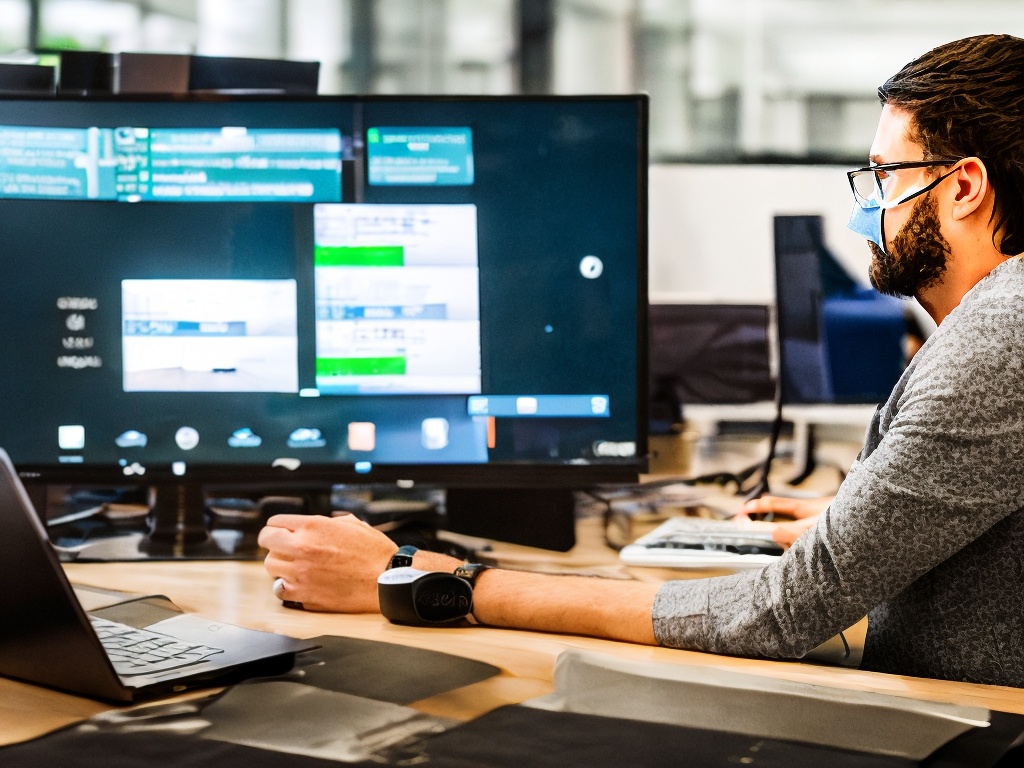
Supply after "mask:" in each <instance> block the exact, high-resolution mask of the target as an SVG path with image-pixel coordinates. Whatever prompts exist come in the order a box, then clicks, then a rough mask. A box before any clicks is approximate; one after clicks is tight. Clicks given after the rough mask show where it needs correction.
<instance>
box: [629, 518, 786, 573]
mask: <svg viewBox="0 0 1024 768" xmlns="http://www.w3.org/2000/svg"><path fill="white" fill-rule="evenodd" d="M781 554H782V547H780V546H779V545H778V544H776V543H775V542H774V541H773V540H772V534H771V526H769V525H766V524H759V523H753V522H750V521H747V520H744V521H739V520H731V519H730V520H717V519H714V518H705V517H670V518H669V519H668V520H666V521H665V522H663V523H661V524H660V525H659V526H658V527H657V528H655V529H654V530H653V531H651V532H650V533H646V534H644V535H643V536H641V537H640V538H638V539H637V540H636V541H634V542H633V543H632V544H627V545H626V546H625V547H623V548H622V549H621V550H620V551H619V559H620V560H622V562H624V563H626V564H627V565H642V566H651V567H659V568H727V569H731V570H745V569H751V568H763V567H764V566H766V565H768V564H769V563H772V562H774V561H775V560H777V559H778V557H779V555H781Z"/></svg>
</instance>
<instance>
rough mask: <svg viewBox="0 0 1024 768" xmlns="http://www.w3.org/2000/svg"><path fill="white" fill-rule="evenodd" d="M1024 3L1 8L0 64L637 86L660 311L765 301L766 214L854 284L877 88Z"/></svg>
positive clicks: (330, 81) (605, 1) (577, 0)
mask: <svg viewBox="0 0 1024 768" xmlns="http://www.w3.org/2000/svg"><path fill="white" fill-rule="evenodd" d="M984 32H1006V33H1010V34H1017V35H1024V4H1022V3H1020V2H1019V0H979V2H974V3H970V4H965V3H963V2H961V1H960V0H0V58H3V59H6V60H25V59H26V58H27V56H26V54H25V53H24V51H30V50H38V49H62V48H82V49H90V50H105V51H111V52H116V51H148V52H174V53H181V52H194V53H199V54H203V55H229V56H252V57H265V58H281V57H283V58H292V59H301V60H318V61H320V62H321V79H320V91H321V93H347V92H360V93H466V94H477V93H483V94H514V93H559V94H568V93H625V92H632V91H646V92H648V93H650V94H651V133H650V150H651V161H652V168H651V182H650V183H651V187H650V191H651V194H650V209H651V217H650V235H651V239H650V245H651V248H650V257H651V266H650V277H651V285H652V286H656V288H657V290H654V291H652V299H653V300H654V301H675V300H692V301H705V302H706V301H739V302H769V301H771V298H772V295H773V286H772V279H771V268H770V265H771V242H770V239H771V217H772V215H773V214H776V213H818V214H822V215H824V217H825V227H826V237H827V239H828V242H829V245H830V246H831V247H832V248H833V250H834V251H835V252H836V254H837V256H838V257H839V258H840V260H841V261H843V262H844V263H845V264H846V265H847V266H848V267H849V269H850V271H851V272H852V273H853V274H854V275H855V276H856V277H858V278H860V279H863V275H864V274H865V268H866V265H867V261H868V252H867V249H866V248H865V246H864V244H863V242H862V240H861V239H860V238H858V237H857V236H856V235H853V234H852V233H849V232H847V231H846V229H845V223H846V218H847V216H848V213H849V210H850V197H849V192H848V189H847V185H846V179H845V177H844V175H843V171H844V170H845V169H847V168H849V167H851V166H854V165H859V164H862V163H863V161H864V159H865V157H866V155H867V149H868V146H869V145H870V142H871V137H872V135H873V133H874V126H875V122H876V120H877V116H878V112H879V107H878V104H877V101H876V99H875V96H874V92H875V88H876V87H877V86H878V85H879V84H880V83H881V82H882V81H884V80H885V79H886V78H887V77H888V76H889V75H890V74H892V73H893V72H895V71H896V70H897V69H898V68H899V67H900V66H901V65H902V64H904V63H905V62H906V61H908V60H910V59H911V58H913V57H915V56H916V55H918V54H920V53H922V52H924V51H926V50H927V49H929V48H931V47H933V46H935V45H938V44H940V43H942V42H945V41H947V40H951V39H954V38H957V37H961V36H964V35H969V34H978V33H984Z"/></svg>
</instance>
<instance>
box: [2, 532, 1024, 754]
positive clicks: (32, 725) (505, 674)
mask: <svg viewBox="0 0 1024 768" xmlns="http://www.w3.org/2000/svg"><path fill="white" fill-rule="evenodd" d="M587 530H588V529H587V528H586V526H584V536H583V537H581V538H582V540H581V544H580V548H581V549H582V550H583V551H584V552H586V551H588V550H589V549H593V551H594V554H593V556H592V557H591V558H590V562H587V557H586V556H584V557H583V558H582V560H583V567H584V568H586V569H588V570H597V571H599V572H600V571H601V570H602V569H604V572H605V575H609V576H619V577H629V576H630V575H633V574H637V573H639V576H641V577H643V578H645V579H654V578H659V579H663V578H666V577H669V576H671V575H674V574H673V573H672V572H667V571H664V570H662V569H658V570H647V569H632V570H631V571H627V570H626V569H624V568H622V567H621V566H617V565H616V564H615V563H616V561H615V558H614V555H613V554H609V553H607V552H606V553H602V552H601V551H600V548H595V547H593V542H591V541H589V540H588V538H587V535H591V536H592V535H593V533H594V532H593V531H591V532H590V534H587ZM497 554H499V555H507V556H508V558H509V559H515V558H516V557H517V555H518V556H519V557H520V558H521V559H525V558H526V554H525V553H516V552H515V551H514V550H508V551H504V552H503V551H501V550H499V551H498V552H497ZM560 559H561V560H562V561H564V562H568V561H569V560H570V559H577V560H579V558H573V556H570V555H565V556H554V557H552V558H550V560H551V562H552V563H553V564H554V565H555V566H556V567H558V565H559V562H560ZM66 570H67V573H68V575H69V576H70V578H71V579H72V581H74V582H75V583H78V584H85V585H91V586H97V587H105V588H109V589H121V590H129V591H132V592H140V593H158V594H164V595H166V596H168V597H169V598H170V599H171V600H173V601H174V602H175V603H176V604H177V605H178V606H180V607H181V608H182V609H183V610H186V611H191V612H195V613H199V614H202V615H204V616H207V617H209V618H212V619H216V620H220V621H226V622H231V623H234V624H240V625H244V626H248V627H253V628H256V629H263V630H269V631H273V632H282V633H286V634H290V635H293V636H296V637H315V636H318V635H341V636H348V637H356V638H364V639H369V640H379V641H384V642H389V643H400V644H405V645H413V646H417V647H421V648H426V649H431V650H436V651H444V652H447V653H453V654H458V655H461V656H465V657H468V658H473V659H477V660H480V661H484V662H488V663H490V664H494V665H496V666H498V667H500V668H501V669H502V670H503V671H502V674H501V675H499V676H497V677H494V678H491V679H489V680H485V681H483V682H481V683H477V684H475V685H472V686H468V687H466V688H463V689H460V690H456V691H453V692H450V693H447V694H443V695H440V696H435V697H433V698H431V699H426V700H423V701H420V702H417V703H416V704H415V705H414V706H415V707H416V708H417V709H420V710H421V711H424V712H427V713H429V714H434V715H441V716H447V717H455V718H460V719H470V718H472V717H476V716H478V715H480V714H483V713H484V712H487V711H490V710H491V709H494V708H495V707H498V706H501V705H504V704H511V703H517V702H521V701H524V700H526V699H529V698H532V697H535V696H539V695H543V694H546V693H549V692H550V691H551V689H552V684H551V678H552V670H553V666H554V662H555V659H556V658H557V656H558V655H559V654H560V653H561V652H562V651H565V650H567V649H570V648H582V649H587V650H591V651H596V652H601V653H605V654H612V655H616V656H620V657H623V658H629V659H635V660H649V661H657V662H659V663H668V664H682V665H685V664H692V665H701V666H705V667H712V668H715V669H729V670H733V671H736V672H744V673H748V674H753V675H761V676H764V677H769V678H784V679H787V680H794V681H800V682H806V683H813V684H818V685H825V686H833V687H837V688H846V689H854V690H867V691H875V692H880V693H888V694H893V695H898V696H907V697H911V698H917V699H925V700H930V701H945V702H956V703H961V704H971V705H977V706H982V707H987V708H989V709H993V710H1000V711H1006V712H1014V713H1018V714H1024V689H1017V688H1007V687H999V686H987V685H976V684H970V683H953V682H946V681H940V680H926V679H920V678H910V677H901V676H897V675H885V674H879V673H872V672H862V671H859V670H856V669H848V668H841V667H834V666H823V665H820V664H812V663H807V662H776V661H760V660H754V659H741V658H732V657H726V656H716V655H713V654H705V653H697V652H690V651H677V650H669V649H665V648H650V647H646V646H640V645H632V644H629V643H619V642H613V641H607V640H598V639H594V638H586V637H575V636H566V635H553V634H542V633H536V632H520V631H513V630H503V629H493V628H488V627H466V628H455V629H424V628H415V627H402V626H396V625H393V624H390V623H388V622H387V621H386V620H385V619H383V618H382V617H380V616H377V615H357V616H344V615H337V614H318V613H309V612H305V611H295V610H291V609H287V608H284V607H282V606H281V604H280V603H279V602H278V600H277V599H276V598H274V596H273V595H272V594H271V591H270V584H271V581H270V578H269V577H268V576H267V574H266V572H265V571H264V570H263V566H262V564H261V563H258V562H195V561H193V562H141V563H95V564H71V565H68V566H67V567H66ZM694 575H696V574H694ZM111 708H112V707H111V705H109V704H105V703H102V702H96V701H91V700H89V699H83V698H81V697H77V696H72V695H69V694H64V693H59V692H56V691H50V690H47V689H44V688H39V687H36V686H32V685H27V684H24V683H18V682H15V681H12V680H7V679H3V678H0V744H7V743H12V742H16V741H21V740H24V739H28V738H32V737H34V736H38V735H41V734H43V733H46V732H48V731H50V730H53V729H56V728H59V727H62V726H65V725H69V724H71V723H74V722H77V721H79V720H81V719H84V718H87V717H89V716H91V715H93V714H96V713H98V712H102V711H105V710H109V709H111Z"/></svg>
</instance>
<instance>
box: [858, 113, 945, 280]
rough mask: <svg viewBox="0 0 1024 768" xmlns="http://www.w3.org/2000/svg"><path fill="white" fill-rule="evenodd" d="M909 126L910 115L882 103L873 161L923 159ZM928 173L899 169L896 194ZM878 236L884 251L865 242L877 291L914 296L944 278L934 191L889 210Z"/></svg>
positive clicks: (918, 183)
mask: <svg viewBox="0 0 1024 768" xmlns="http://www.w3.org/2000/svg"><path fill="white" fill-rule="evenodd" d="M909 128H910V116H909V115H908V114H907V113H906V112H903V111H902V110H898V109H894V108H893V107H890V106H888V105H886V106H885V107H884V108H883V109H882V116H881V118H880V119H879V121H878V130H877V132H876V133H875V140H874V141H873V142H872V144H871V162H872V163H876V164H881V163H895V162H906V161H911V160H923V159H924V152H923V151H922V149H921V147H920V146H919V145H917V144H915V143H914V142H912V141H910V139H909V138H908V135H909ZM931 172H932V169H927V168H913V169H904V170H900V171H897V172H896V173H897V175H898V178H897V179H895V180H894V183H893V190H894V193H895V194H897V195H898V194H899V193H900V192H901V191H902V190H905V189H909V188H911V187H920V186H923V184H924V183H926V182H927V179H928V174H929V173H931ZM887 197H888V195H887ZM890 233H891V235H890ZM882 238H883V240H884V241H885V243H886V250H887V251H888V254H885V253H883V252H882V249H881V248H879V247H878V246H877V245H875V244H874V243H868V246H869V247H870V249H871V254H872V257H873V258H872V260H871V270H870V279H871V284H872V285H873V286H874V287H875V288H877V289H878V290H879V291H880V292H882V293H887V294H890V295H892V296H908V297H909V296H917V295H918V294H919V293H920V291H921V290H922V289H924V288H928V287H929V286H931V285H934V284H935V283H936V282H938V281H939V280H940V279H941V278H942V275H943V273H944V272H945V270H946V262H947V261H948V259H949V256H950V247H949V242H948V241H947V240H946V239H945V237H943V235H942V231H941V224H940V221H939V212H938V206H937V204H936V200H935V190H932V191H931V192H928V193H926V194H925V195H923V196H922V197H919V198H915V199H914V200H911V201H908V202H907V203H904V204H903V205H897V206H895V207H894V208H889V209H887V210H886V211H885V213H884V217H883V219H882Z"/></svg>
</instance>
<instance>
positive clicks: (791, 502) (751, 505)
mask: <svg viewBox="0 0 1024 768" xmlns="http://www.w3.org/2000/svg"><path fill="white" fill-rule="evenodd" d="M796 509H797V501H796V499H787V498H783V497H780V496H762V497H760V498H758V499H751V500H750V501H748V502H747V503H746V504H744V505H743V511H744V512H745V513H746V514H748V515H749V514H751V513H754V514H765V513H768V512H771V513H774V514H784V515H794V514H795V513H796Z"/></svg>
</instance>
